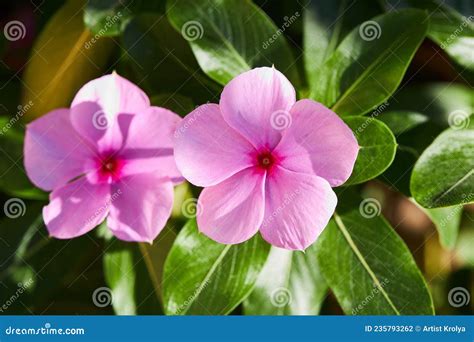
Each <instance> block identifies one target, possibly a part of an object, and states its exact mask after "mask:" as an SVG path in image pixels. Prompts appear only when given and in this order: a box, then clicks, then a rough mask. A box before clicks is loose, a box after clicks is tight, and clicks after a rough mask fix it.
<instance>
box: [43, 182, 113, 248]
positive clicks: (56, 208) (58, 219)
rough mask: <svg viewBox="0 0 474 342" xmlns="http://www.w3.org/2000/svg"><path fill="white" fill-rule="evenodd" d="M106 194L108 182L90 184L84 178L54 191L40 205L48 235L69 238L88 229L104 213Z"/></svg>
mask: <svg viewBox="0 0 474 342" xmlns="http://www.w3.org/2000/svg"><path fill="white" fill-rule="evenodd" d="M109 194H110V188H109V186H108V185H107V184H91V183H89V182H88V181H87V179H86V178H85V177H82V178H79V179H77V180H75V181H74V182H72V183H69V184H67V185H65V186H63V187H62V188H59V189H57V190H54V191H53V192H52V193H51V194H50V195H49V199H50V203H49V204H48V205H47V206H46V207H44V208H43V219H44V222H45V224H46V227H47V228H48V231H49V234H50V235H51V236H53V237H55V238H58V239H71V238H74V237H77V236H80V235H83V234H85V233H87V232H89V231H90V230H92V229H93V228H94V227H96V226H97V225H99V224H100V223H101V222H102V221H103V220H104V219H105V217H106V216H107V214H108V212H109V202H110V201H109V198H110V195H109Z"/></svg>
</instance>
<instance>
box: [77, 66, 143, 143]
mask: <svg viewBox="0 0 474 342" xmlns="http://www.w3.org/2000/svg"><path fill="white" fill-rule="evenodd" d="M149 107H150V101H149V99H148V97H147V96H146V94H145V93H144V92H143V91H142V90H141V89H140V88H138V87H137V86H136V85H135V84H133V83H131V82H130V81H128V80H127V79H125V78H123V77H121V76H119V75H117V74H116V73H112V74H110V75H105V76H102V77H100V78H97V79H95V80H92V81H90V82H88V83H86V84H85V85H84V86H83V87H82V88H81V89H80V90H79V92H78V93H77V94H76V96H75V97H74V100H73V101H72V105H71V121H72V124H73V126H74V128H75V129H76V130H77V131H78V132H79V133H80V134H81V135H82V136H83V137H85V138H87V139H89V140H90V141H91V142H92V143H94V144H96V145H98V146H99V148H100V149H101V150H106V149H118V148H120V147H121V146H122V143H123V141H124V140H125V136H126V134H127V130H128V126H129V124H130V121H131V119H132V117H133V115H135V114H141V113H143V112H145V111H146V110H147V109H148V108H149Z"/></svg>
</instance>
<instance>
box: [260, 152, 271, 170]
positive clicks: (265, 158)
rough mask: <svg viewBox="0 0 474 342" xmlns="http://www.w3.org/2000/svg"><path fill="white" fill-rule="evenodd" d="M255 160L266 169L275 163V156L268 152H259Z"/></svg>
mask: <svg viewBox="0 0 474 342" xmlns="http://www.w3.org/2000/svg"><path fill="white" fill-rule="evenodd" d="M257 162H258V166H259V167H260V168H262V169H265V170H268V169H270V168H271V167H272V166H273V165H274V164H275V158H274V157H273V155H272V154H271V153H270V152H261V153H260V154H259V155H258V156H257Z"/></svg>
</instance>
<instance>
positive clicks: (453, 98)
mask: <svg viewBox="0 0 474 342" xmlns="http://www.w3.org/2000/svg"><path fill="white" fill-rule="evenodd" d="M388 102H389V103H390V110H391V111H392V110H393V111H411V112H418V113H420V114H423V115H425V116H427V117H428V118H429V119H430V121H432V122H433V123H435V124H436V125H438V126H440V127H448V126H449V125H450V123H451V124H452V122H453V121H454V120H453V119H454V116H455V115H456V113H466V114H469V113H472V110H473V91H472V89H471V88H469V87H468V86H465V85H463V84H459V83H452V82H450V83H442V82H438V83H425V84H416V85H412V86H407V87H405V88H403V89H402V90H400V91H399V92H397V93H396V94H395V95H394V96H393V98H392V99H390V100H389V101H388ZM382 115H383V114H382ZM429 141H430V142H431V141H432V138H431V137H429Z"/></svg>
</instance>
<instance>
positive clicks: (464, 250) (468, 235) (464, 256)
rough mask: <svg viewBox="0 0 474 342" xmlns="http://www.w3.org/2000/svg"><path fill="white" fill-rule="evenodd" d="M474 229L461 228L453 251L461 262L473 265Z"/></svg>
mask: <svg viewBox="0 0 474 342" xmlns="http://www.w3.org/2000/svg"><path fill="white" fill-rule="evenodd" d="M472 246H474V229H473V227H472V226H471V227H470V229H466V230H462V231H461V233H460V234H459V239H458V242H457V245H456V249H455V253H456V256H457V259H458V260H459V261H460V262H461V264H464V265H467V266H469V267H471V268H473V267H474V248H472Z"/></svg>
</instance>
